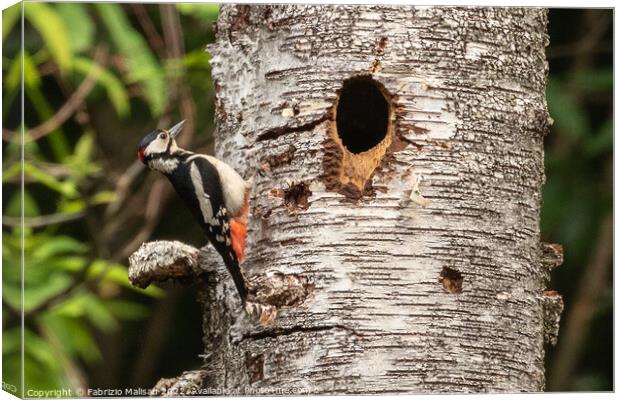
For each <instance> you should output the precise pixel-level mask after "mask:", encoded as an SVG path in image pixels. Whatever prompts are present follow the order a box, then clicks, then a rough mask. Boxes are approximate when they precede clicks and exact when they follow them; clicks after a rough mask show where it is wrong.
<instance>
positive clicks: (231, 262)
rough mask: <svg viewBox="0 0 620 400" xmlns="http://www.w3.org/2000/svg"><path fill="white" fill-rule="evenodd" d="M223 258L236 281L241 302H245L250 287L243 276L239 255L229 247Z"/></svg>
mask: <svg viewBox="0 0 620 400" xmlns="http://www.w3.org/2000/svg"><path fill="white" fill-rule="evenodd" d="M222 258H223V259H224V264H226V269H228V272H229V273H230V276H231V277H232V279H233V282H234V283H235V287H236V288H237V292H239V296H240V297H241V302H242V303H244V304H245V299H246V298H247V295H248V288H247V286H246V285H245V278H244V277H243V273H242V272H241V268H239V261H238V260H237V256H236V254H235V253H234V251H232V249H230V248H228V249H227V250H226V253H225V254H223V255H222Z"/></svg>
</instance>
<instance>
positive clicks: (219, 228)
mask: <svg viewBox="0 0 620 400" xmlns="http://www.w3.org/2000/svg"><path fill="white" fill-rule="evenodd" d="M184 125H185V120H183V121H181V122H179V123H177V124H176V125H174V126H172V127H171V128H170V129H160V128H158V129H155V130H153V131H151V132H149V133H148V134H147V135H146V136H144V138H143V139H142V140H141V141H140V143H139V144H138V158H139V159H140V161H142V163H144V164H145V165H146V166H147V167H149V168H150V169H151V170H154V171H158V172H160V173H162V174H163V175H164V176H166V177H167V178H168V180H169V181H170V183H171V184H172V186H173V187H174V189H175V191H176V192H177V194H178V196H179V197H180V198H181V200H183V202H184V203H185V205H186V206H187V208H188V209H189V211H190V212H191V214H192V215H193V217H194V218H195V219H196V220H197V222H198V224H199V225H200V226H201V228H202V230H203V231H204V233H205V234H206V236H207V238H208V240H209V242H210V243H211V244H212V245H213V247H214V248H215V249H216V250H217V252H218V253H219V254H220V256H221V257H222V259H223V261H224V264H225V265H226V269H227V270H228V272H229V273H230V275H231V277H232V280H233V282H234V284H235V287H236V289H237V292H238V293H239V296H240V297H241V301H242V303H243V304H245V303H246V298H247V294H248V289H247V286H246V283H245V279H244V277H243V274H242V272H241V269H240V267H239V265H240V264H241V263H242V262H243V261H244V260H245V240H246V232H247V219H248V210H249V195H250V189H251V186H252V183H251V181H246V180H244V179H243V178H242V177H241V176H240V175H239V174H238V173H237V171H235V170H234V169H233V168H232V167H231V166H230V165H228V164H226V163H225V162H223V161H221V160H219V159H217V158H215V157H213V156H209V155H205V154H197V153H193V152H191V151H188V150H184V149H181V148H180V147H179V146H178V145H177V143H176V140H175V138H176V137H177V135H178V134H179V133H180V132H181V131H182V129H183V126H184Z"/></svg>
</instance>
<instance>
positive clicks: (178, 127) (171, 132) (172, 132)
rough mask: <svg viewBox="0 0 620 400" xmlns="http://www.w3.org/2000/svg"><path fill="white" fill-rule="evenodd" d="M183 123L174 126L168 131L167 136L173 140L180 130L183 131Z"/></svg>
mask: <svg viewBox="0 0 620 400" xmlns="http://www.w3.org/2000/svg"><path fill="white" fill-rule="evenodd" d="M185 121H186V120H183V121H181V122H179V123H178V124H176V125H175V126H173V127H172V128H170V129H168V134H169V135H170V137H171V138H173V139H174V138H175V137H176V136H177V135H178V134H179V133H181V130H182V129H183V125H185Z"/></svg>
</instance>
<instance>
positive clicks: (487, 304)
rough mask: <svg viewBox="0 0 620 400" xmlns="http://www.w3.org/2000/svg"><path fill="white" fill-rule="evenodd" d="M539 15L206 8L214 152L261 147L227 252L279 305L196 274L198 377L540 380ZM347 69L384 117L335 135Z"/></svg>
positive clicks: (289, 382) (547, 304)
mask: <svg viewBox="0 0 620 400" xmlns="http://www.w3.org/2000/svg"><path fill="white" fill-rule="evenodd" d="M546 23H547V17H546V11H545V10H543V9H520V8H421V7H420V8H418V7H415V8H414V7H391V6H338V7H332V6H234V5H226V6H223V7H222V10H221V14H220V17H219V20H218V24H217V29H218V32H217V41H216V43H215V44H214V45H213V46H211V47H210V48H209V51H210V52H211V54H212V67H213V78H214V81H215V85H216V92H217V99H216V101H217V116H216V117H217V128H218V129H217V136H216V155H217V156H218V157H219V158H221V159H223V160H225V161H226V162H228V163H230V164H231V165H233V166H234V167H235V169H236V170H237V171H239V172H240V173H241V174H242V175H245V177H246V178H248V177H250V176H251V175H252V173H253V170H254V168H255V166H256V165H257V164H265V163H266V164H268V165H267V166H266V168H267V169H269V171H270V175H267V176H265V177H256V179H255V186H254V189H253V193H252V198H251V210H250V212H251V218H250V221H249V230H248V249H247V254H248V259H247V261H246V262H245V264H243V269H244V274H245V275H246V277H248V279H250V280H251V281H252V282H253V291H254V292H255V293H254V295H255V301H257V302H260V303H263V304H271V305H272V306H274V307H276V308H277V310H278V315H277V317H276V318H275V319H274V320H273V321H272V322H271V323H269V324H267V325H261V324H257V323H256V322H255V321H253V320H251V319H248V318H244V317H243V311H242V310H241V308H240V307H239V305H238V304H236V303H234V302H231V301H224V299H225V298H228V299H230V298H234V290H233V287H232V285H231V284H230V282H228V280H229V279H228V280H227V279H226V278H224V279H220V278H218V279H219V280H218V282H220V284H219V285H218V284H217V282H215V281H213V282H210V283H208V284H207V285H206V286H205V289H204V290H203V294H202V301H203V302H204V304H205V314H204V328H205V351H206V353H209V354H210V356H209V358H208V359H207V361H206V365H207V367H206V368H208V370H209V371H210V373H209V374H208V377H207V378H206V379H205V381H204V382H203V385H204V386H205V387H215V388H231V389H237V390H241V393H243V392H244V390H246V388H253V389H260V388H272V389H273V388H278V389H282V388H297V389H303V390H307V391H308V392H311V393H415V392H433V393H435V392H512V391H539V390H542V388H543V387H544V366H543V359H544V348H543V341H544V338H545V337H547V339H548V340H550V341H552V340H553V338H554V333H555V334H557V323H558V320H559V313H558V312H557V311H558V309H559V310H560V311H561V307H559V306H558V305H559V302H560V301H561V298H560V299H559V300H558V299H557V298H556V297H555V296H556V295H557V294H556V293H551V292H547V293H546V295H543V294H544V291H545V283H546V282H545V280H546V278H547V277H548V274H549V268H550V267H551V266H552V265H553V264H554V263H555V261H554V260H551V261H549V260H548V259H546V260H543V251H542V247H541V244H540V243H539V241H540V233H539V212H540V200H541V185H542V183H543V180H544V172H543V148H542V145H543V136H544V134H545V133H546V132H547V130H548V126H549V122H550V121H549V117H548V113H547V109H546V101H545V83H546V72H547V63H546V61H545V53H544V50H545V46H546V44H547V34H546ZM361 75H365V76H368V77H371V78H372V80H373V81H370V80H369V78H368V77H367V78H366V80H358V81H355V82H357V83H359V82H362V83H360V85H376V88H377V90H379V91H380V92H381V93H382V94H383V95H384V96H385V98H386V99H387V101H388V103H389V110H388V113H387V117H386V118H388V119H389V126H388V128H387V129H386V132H387V133H386V136H385V138H383V139H382V140H381V141H380V142H379V143H378V144H377V145H376V146H374V147H372V148H371V149H370V150H368V151H366V152H362V153H360V154H354V153H352V152H350V151H348V150H347V147H345V146H343V143H342V140H341V138H340V136H339V135H343V132H344V129H342V127H340V126H338V124H337V123H336V120H337V116H338V112H340V116H341V117H342V118H344V116H345V110H344V105H343V106H342V107H343V109H342V110H340V111H339V108H338V102H339V101H340V100H343V99H344V98H345V92H346V90H344V91H343V89H342V88H343V84H344V82H345V80H347V79H349V78H351V77H355V76H361ZM350 82H351V81H350ZM372 82H376V84H375V83H372ZM365 87H366V86H365ZM364 93H365V92H364ZM364 93H362V94H364ZM339 96H341V97H340V98H339ZM356 96H357V97H356ZM356 96H353V97H356V98H360V97H361V98H363V100H364V101H363V102H362V103H360V104H356V106H360V107H363V104H366V103H364V102H366V100H367V99H366V97H364V95H362V96H360V95H359V94H356ZM353 101H354V100H353ZM354 102H355V101H354ZM343 104H344V100H343ZM374 112H376V111H373V110H371V114H372V113H374ZM365 114H368V110H366V113H365ZM377 117H379V115H378V116H377ZM362 118H365V117H364V116H362ZM343 126H344V125H343ZM346 140H353V141H356V140H359V138H357V137H354V138H353V139H345V141H346ZM350 148H352V147H350ZM212 276H215V275H212ZM222 284H224V285H225V287H226V289H225V290H222V289H221V288H222ZM218 288H219V289H218ZM558 307H559V308H558ZM550 310H551V311H550ZM545 316H547V318H548V321H547V322H545ZM556 317H557V318H556Z"/></svg>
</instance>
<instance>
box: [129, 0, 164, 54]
mask: <svg viewBox="0 0 620 400" xmlns="http://www.w3.org/2000/svg"><path fill="white" fill-rule="evenodd" d="M130 7H131V10H132V11H133V13H134V14H135V15H136V18H137V19H138V23H139V24H140V26H141V27H142V30H143V31H144V34H145V35H146V39H147V40H148V41H149V43H150V44H151V47H152V48H153V49H154V50H155V51H156V52H157V55H159V56H160V57H163V52H162V50H163V48H164V46H165V45H164V41H163V39H162V38H161V35H160V34H159V33H158V32H157V29H155V25H153V22H152V21H151V18H149V15H148V13H147V12H146V8H145V6H144V5H143V4H130Z"/></svg>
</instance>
